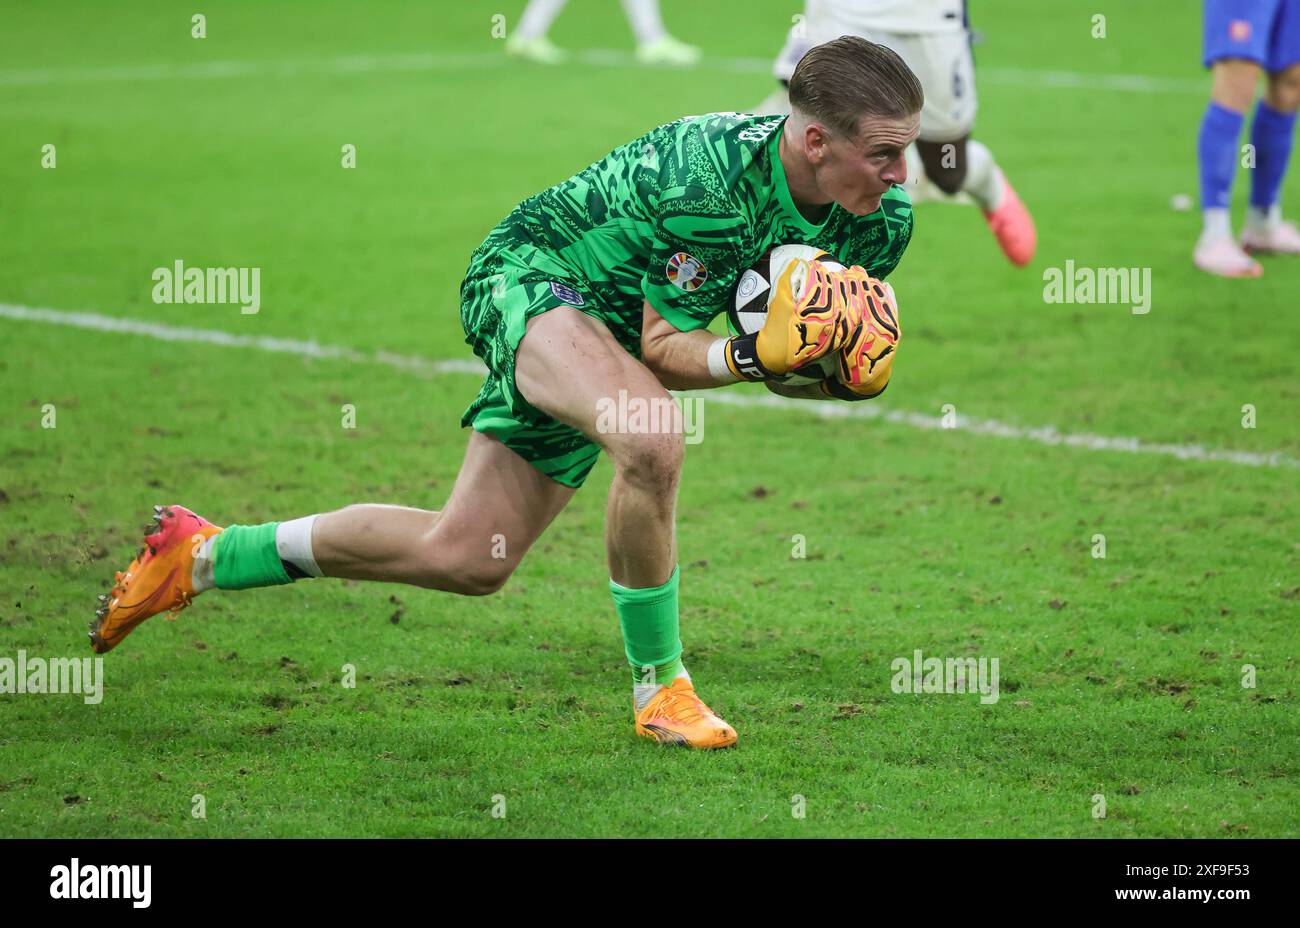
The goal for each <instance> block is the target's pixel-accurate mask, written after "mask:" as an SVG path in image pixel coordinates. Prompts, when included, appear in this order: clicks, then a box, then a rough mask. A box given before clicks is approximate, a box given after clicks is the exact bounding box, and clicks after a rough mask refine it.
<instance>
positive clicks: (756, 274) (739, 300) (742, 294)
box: [727, 245, 844, 387]
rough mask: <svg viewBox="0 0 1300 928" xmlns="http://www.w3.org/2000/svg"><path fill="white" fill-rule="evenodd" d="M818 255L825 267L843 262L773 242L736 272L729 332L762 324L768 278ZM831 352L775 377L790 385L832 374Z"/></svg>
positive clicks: (768, 292)
mask: <svg viewBox="0 0 1300 928" xmlns="http://www.w3.org/2000/svg"><path fill="white" fill-rule="evenodd" d="M819 254H821V255H822V259H821V261H822V263H823V264H824V265H826V267H827V268H828V269H829V270H832V271H842V270H844V265H842V264H840V263H839V262H838V261H836V260H834V259H833V258H832V257H830V256H829V255H826V254H825V253H824V252H822V250H821V249H820V248H814V247H813V246H812V245H773V246H772V247H771V248H769V249H768V250H767V251H766V252H764V253H763V256H762V257H761V258H759V259H758V261H757V262H756V263H755V264H754V266H753V267H751V268H749V269H748V270H747V271H745V273H743V274H741V275H740V280H738V281H736V292H735V294H734V296H733V298H732V301H731V308H730V309H728V310H727V324H728V325H729V326H730V327H731V334H733V335H749V334H751V333H753V332H757V331H758V330H759V329H761V328H762V327H763V323H764V322H765V321H766V319H767V300H768V297H769V296H770V295H771V293H772V281H774V280H777V279H779V278H780V276H781V274H782V273H783V272H784V271H785V268H786V265H788V264H789V263H790V262H791V261H797V260H802V261H811V260H813V259H814V258H816V257H817V255H819ZM835 364H836V360H835V356H834V355H833V354H832V355H827V356H825V357H821V358H817V359H816V360H815V361H809V362H808V363H807V364H805V365H803V366H802V367H797V368H795V369H794V370H792V371H791V372H790V373H789V374H787V375H786V376H784V377H780V378H777V379H778V380H780V382H781V383H785V384H790V385H791V386H796V387H797V386H802V385H804V384H810V383H818V382H820V381H823V380H826V379H828V378H830V377H834V376H835Z"/></svg>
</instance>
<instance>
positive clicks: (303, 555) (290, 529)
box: [275, 516, 322, 577]
mask: <svg viewBox="0 0 1300 928" xmlns="http://www.w3.org/2000/svg"><path fill="white" fill-rule="evenodd" d="M316 519H317V516H303V517H302V518H301V519H290V520H289V521H288V522H281V523H280V524H279V525H277V526H276V527H275V550H276V552H277V553H278V554H279V555H280V560H282V561H288V562H289V563H290V564H292V565H293V566H295V567H297V568H298V569H299V570H301V571H302V572H303V573H305V574H306V575H307V576H309V577H320V576H322V574H321V569H320V567H319V566H318V565H317V564H316V558H315V557H314V556H313V555H312V551H311V530H312V526H314V525H315V524H316Z"/></svg>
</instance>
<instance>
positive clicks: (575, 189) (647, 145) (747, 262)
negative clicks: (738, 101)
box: [471, 113, 912, 357]
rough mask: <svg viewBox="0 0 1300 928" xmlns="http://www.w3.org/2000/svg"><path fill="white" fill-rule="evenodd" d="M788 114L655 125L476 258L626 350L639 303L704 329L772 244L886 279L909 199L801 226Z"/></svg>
mask: <svg viewBox="0 0 1300 928" xmlns="http://www.w3.org/2000/svg"><path fill="white" fill-rule="evenodd" d="M785 119H786V117H784V116H781V117H767V116H751V115H747V114H743V113H711V114H708V115H704V116H688V117H686V118H683V119H679V120H677V121H676V122H672V123H669V124H667V125H664V126H660V127H659V128H657V129H653V130H651V131H650V132H649V133H647V134H646V135H644V136H642V137H641V138H639V139H636V140H635V141H633V142H629V143H628V144H626V145H623V146H621V147H619V148H616V149H615V150H614V151H612V152H610V153H609V154H608V155H606V156H605V157H604V158H602V159H600V160H599V161H597V162H596V163H595V164H593V165H591V166H590V167H587V168H585V169H584V170H582V171H580V172H579V173H578V174H576V175H574V176H573V177H571V178H569V179H568V180H566V181H564V182H563V183H560V184H556V185H555V186H554V187H551V188H550V189H549V190H545V191H543V192H542V193H539V194H537V195H536V196H534V197H530V198H528V199H527V200H524V201H523V202H522V203H520V204H519V206H517V207H516V208H515V209H514V211H513V212H512V213H511V214H510V215H509V216H507V217H506V218H505V219H504V220H503V221H502V222H501V223H500V224H499V225H498V226H497V227H496V228H495V229H493V230H492V232H491V234H490V235H489V236H488V238H487V240H486V241H485V242H484V243H483V245H482V246H481V247H480V248H479V250H478V251H477V252H476V253H475V261H478V262H479V263H480V264H484V263H488V256H490V255H491V256H499V255H501V254H503V253H504V254H507V255H508V259H507V260H506V262H505V263H507V264H509V265H515V266H518V267H522V268H526V269H527V270H528V272H529V276H531V277H532V279H541V278H549V279H551V280H554V281H555V283H554V284H552V285H551V290H553V291H554V292H555V293H556V295H557V296H561V297H564V299H563V300H562V301H563V302H567V303H569V304H570V305H579V308H581V309H583V310H584V311H585V312H588V313H590V314H592V315H594V316H596V317H597V318H599V319H601V320H602V321H603V322H604V324H605V325H606V326H607V327H608V328H609V329H610V331H611V332H612V333H613V334H614V336H615V337H616V338H617V339H618V341H619V343H620V344H622V346H623V347H624V348H626V349H627V350H628V351H629V352H631V353H632V354H633V356H636V357H639V356H640V332H641V318H642V300H643V299H644V300H646V301H648V302H649V303H650V305H651V306H653V307H654V308H655V309H656V310H657V311H658V312H659V313H660V314H661V315H663V316H664V318H666V319H667V320H668V321H669V322H671V323H672V324H673V325H674V326H676V327H677V328H678V329H681V330H690V329H699V328H703V327H705V326H707V325H708V324H709V323H710V322H711V321H712V320H713V318H714V317H715V316H717V315H718V314H719V313H721V312H723V311H725V310H726V309H727V306H728V303H729V301H730V300H731V295H732V292H733V290H734V287H735V284H736V281H737V279H738V278H739V276H740V275H741V273H743V272H744V270H745V269H746V268H748V267H750V266H751V265H753V264H754V263H755V262H756V261H757V260H758V258H759V257H760V256H761V255H762V253H763V252H764V251H765V250H767V248H769V247H770V246H772V245H779V244H790V243H799V244H809V245H815V246H817V247H818V248H822V249H825V250H826V251H828V252H830V253H831V254H832V255H834V256H835V257H836V258H837V259H838V260H840V261H841V262H843V263H844V264H860V265H862V266H863V267H865V268H866V269H867V271H868V272H869V273H870V274H872V275H873V276H875V277H885V276H886V275H888V274H889V272H890V271H892V270H893V269H894V267H895V266H896V265H897V264H898V262H899V259H900V258H901V257H902V255H903V250H904V249H905V248H906V247H907V243H908V240H909V239H910V237H911V234H912V207H911V201H910V200H909V199H908V197H907V194H906V193H904V192H903V191H902V190H901V189H899V188H898V187H894V188H893V189H891V190H890V191H889V192H888V193H886V194H885V196H884V197H883V199H882V200H881V205H880V209H879V210H877V211H876V212H875V213H872V214H871V215H869V216H854V215H853V214H852V213H850V212H848V211H847V210H845V209H843V208H841V207H840V206H838V205H833V206H832V207H831V208H830V211H829V213H828V214H827V216H826V218H825V219H824V221H822V222H821V223H817V224H814V223H811V222H809V221H808V220H807V219H805V218H804V217H803V216H802V215H801V214H800V213H799V211H798V209H796V208H795V205H794V201H793V200H792V199H791V196H790V190H789V187H788V186H787V185H786V179H785V172H784V170H783V169H782V166H781V159H780V157H779V155H778V147H777V146H778V140H779V138H780V135H781V130H782V127H783V126H784V124H785ZM490 263H492V264H496V265H499V264H501V260H500V259H499V258H498V259H497V260H495V261H492V262H490ZM471 266H473V263H472V265H471ZM557 288H558V289H557Z"/></svg>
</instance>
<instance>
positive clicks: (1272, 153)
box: [1241, 50, 1300, 254]
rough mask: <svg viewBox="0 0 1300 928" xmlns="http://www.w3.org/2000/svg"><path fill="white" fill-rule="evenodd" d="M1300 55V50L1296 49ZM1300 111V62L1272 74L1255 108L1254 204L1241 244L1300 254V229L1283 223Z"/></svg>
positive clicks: (1254, 248)
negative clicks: (1284, 186)
mask: <svg viewBox="0 0 1300 928" xmlns="http://www.w3.org/2000/svg"><path fill="white" fill-rule="evenodd" d="M1296 53H1297V54H1300V50H1297V52H1296ZM1297 109H1300V64H1295V65H1292V66H1291V67H1288V68H1284V69H1283V70H1281V71H1278V72H1276V73H1273V74H1270V75H1269V76H1268V89H1267V90H1266V91H1265V92H1264V98H1263V99H1262V100H1260V101H1259V103H1258V104H1257V105H1256V107H1255V117H1254V119H1253V120H1252V121H1251V124H1250V143H1251V145H1253V146H1255V170H1253V171H1251V172H1250V208H1249V210H1247V212H1246V229H1245V231H1244V232H1243V233H1242V236H1241V239H1242V243H1243V244H1244V245H1245V247H1246V248H1248V249H1252V250H1258V251H1265V252H1280V253H1283V254H1300V232H1298V231H1297V230H1296V228H1295V226H1294V225H1291V224H1290V223H1284V222H1283V221H1282V204H1281V193H1282V179H1283V178H1284V177H1285V176H1286V169H1287V164H1288V162H1289V161H1290V160H1291V147H1292V144H1293V141H1294V138H1295V126H1296V110H1297Z"/></svg>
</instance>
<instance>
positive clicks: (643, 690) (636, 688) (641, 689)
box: [632, 667, 691, 712]
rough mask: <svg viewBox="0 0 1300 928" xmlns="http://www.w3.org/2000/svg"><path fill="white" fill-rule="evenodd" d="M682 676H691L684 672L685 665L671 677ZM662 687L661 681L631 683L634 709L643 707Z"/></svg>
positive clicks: (679, 677)
mask: <svg viewBox="0 0 1300 928" xmlns="http://www.w3.org/2000/svg"><path fill="white" fill-rule="evenodd" d="M682 677H685V678H686V679H687V680H689V679H690V678H691V675H690V674H689V673H687V672H686V668H685V667H683V668H682V672H681V673H679V674H678V675H677V676H675V677H673V679H674V680H680V679H681V678H682ZM663 688H664V685H663V684H662V683H633V684H632V701H633V702H635V703H636V711H637V712H640V711H641V710H642V709H644V708H645V706H646V703H648V702H649V701H650V700H652V699H654V697H655V693H657V692H659V691H660V690H661V689H663Z"/></svg>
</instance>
